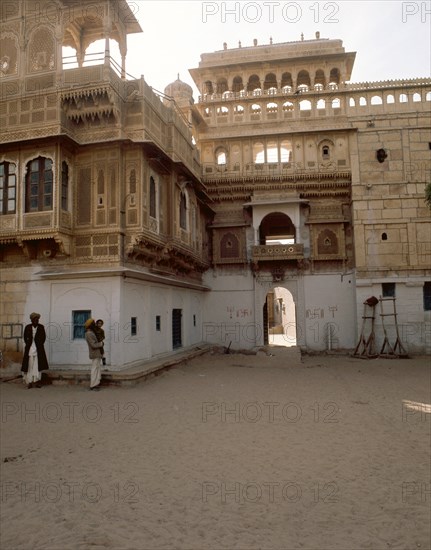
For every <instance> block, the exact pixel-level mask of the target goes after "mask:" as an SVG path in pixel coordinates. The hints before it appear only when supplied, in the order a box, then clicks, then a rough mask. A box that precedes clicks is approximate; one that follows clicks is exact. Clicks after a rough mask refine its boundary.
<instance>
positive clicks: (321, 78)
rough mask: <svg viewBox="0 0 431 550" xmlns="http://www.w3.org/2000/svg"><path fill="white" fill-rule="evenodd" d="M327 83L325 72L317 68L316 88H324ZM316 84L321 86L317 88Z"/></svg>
mask: <svg viewBox="0 0 431 550" xmlns="http://www.w3.org/2000/svg"><path fill="white" fill-rule="evenodd" d="M325 84H326V80H325V73H324V72H323V70H322V69H317V71H316V74H315V76H314V89H315V90H323V88H324V86H325ZM316 86H319V88H316Z"/></svg>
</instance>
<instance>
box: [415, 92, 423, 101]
mask: <svg viewBox="0 0 431 550" xmlns="http://www.w3.org/2000/svg"><path fill="white" fill-rule="evenodd" d="M413 101H414V102H417V101H421V94H418V93H417V92H416V93H415V94H413Z"/></svg>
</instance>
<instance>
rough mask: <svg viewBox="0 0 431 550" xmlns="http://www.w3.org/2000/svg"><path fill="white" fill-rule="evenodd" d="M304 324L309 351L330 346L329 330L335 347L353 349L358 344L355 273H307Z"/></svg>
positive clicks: (305, 279) (300, 328) (306, 345)
mask: <svg viewBox="0 0 431 550" xmlns="http://www.w3.org/2000/svg"><path fill="white" fill-rule="evenodd" d="M303 307H304V310H305V315H304V325H303V326H299V327H298V330H301V331H304V332H305V347H306V348H307V349H308V350H313V351H324V350H326V349H328V329H330V330H331V333H332V336H333V342H332V347H333V349H352V348H354V347H355V345H356V341H355V340H356V319H355V317H356V316H355V277H354V275H353V274H349V275H341V274H328V275H323V274H318V275H317V274H316V275H305V276H304V306H303Z"/></svg>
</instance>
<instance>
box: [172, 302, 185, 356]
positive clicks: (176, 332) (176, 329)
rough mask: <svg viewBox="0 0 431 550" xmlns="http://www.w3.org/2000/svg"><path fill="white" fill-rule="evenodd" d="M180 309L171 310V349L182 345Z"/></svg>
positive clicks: (181, 314)
mask: <svg viewBox="0 0 431 550" xmlns="http://www.w3.org/2000/svg"><path fill="white" fill-rule="evenodd" d="M182 317H183V313H182V309H173V310H172V347H173V349H178V348H180V347H182V345H183V341H182V331H181V325H182Z"/></svg>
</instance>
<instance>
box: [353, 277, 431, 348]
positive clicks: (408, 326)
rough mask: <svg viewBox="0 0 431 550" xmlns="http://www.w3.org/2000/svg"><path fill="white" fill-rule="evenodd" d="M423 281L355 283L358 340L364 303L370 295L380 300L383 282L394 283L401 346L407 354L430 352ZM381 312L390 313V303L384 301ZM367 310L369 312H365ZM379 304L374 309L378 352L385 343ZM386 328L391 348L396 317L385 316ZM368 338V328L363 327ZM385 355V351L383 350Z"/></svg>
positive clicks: (430, 321) (430, 334) (430, 317)
mask: <svg viewBox="0 0 431 550" xmlns="http://www.w3.org/2000/svg"><path fill="white" fill-rule="evenodd" d="M424 281H425V280H424V279H421V278H417V279H411V278H397V277H395V278H393V279H389V278H387V279H379V280H378V281H370V280H369V279H366V280H364V279H361V280H358V284H357V315H358V340H359V335H360V331H361V326H362V315H363V310H364V306H363V303H364V301H365V300H366V299H367V298H369V297H370V296H375V297H376V298H379V297H380V296H381V295H382V282H394V283H395V298H396V301H395V307H396V312H397V324H398V333H399V336H400V340H401V343H402V345H403V347H404V349H405V350H406V352H407V353H408V354H412V355H414V354H416V355H420V354H430V353H431V311H424V303H423V283H424ZM383 307H384V310H383V313H392V312H393V306H392V301H385V302H384V304H383ZM368 311H370V310H368ZM380 313H381V307H380V304H378V305H377V306H376V309H375V317H376V318H375V330H374V334H375V339H376V351H377V352H380V350H381V348H382V345H383V342H384V330H383V324H382V317H381V315H380ZM384 324H385V327H386V329H387V335H388V339H389V342H390V344H391V345H392V346H394V344H395V342H396V338H397V335H396V327H395V317H393V316H390V317H385V320H384ZM366 330H367V335H366V338H367V337H368V334H369V325H367V326H366ZM384 352H385V353H387V352H388V348H387V347H386V349H385V350H384Z"/></svg>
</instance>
